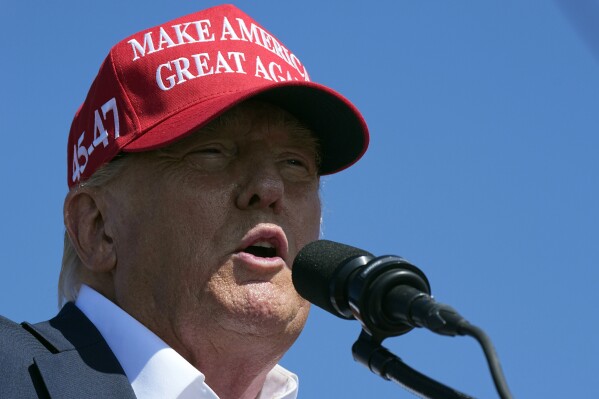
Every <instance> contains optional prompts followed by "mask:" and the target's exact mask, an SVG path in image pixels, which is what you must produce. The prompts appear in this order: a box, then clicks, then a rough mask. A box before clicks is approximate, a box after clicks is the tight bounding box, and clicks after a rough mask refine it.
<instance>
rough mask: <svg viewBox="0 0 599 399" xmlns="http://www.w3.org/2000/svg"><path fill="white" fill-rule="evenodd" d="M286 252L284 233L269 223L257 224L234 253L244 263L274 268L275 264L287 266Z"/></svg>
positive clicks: (286, 244)
mask: <svg viewBox="0 0 599 399" xmlns="http://www.w3.org/2000/svg"><path fill="white" fill-rule="evenodd" d="M288 252H289V246H288V242H287V237H286V236H285V232H284V231H283V229H281V227H279V226H277V225H275V224H270V223H262V224H259V225H257V226H255V227H254V228H252V229H251V230H250V231H248V232H247V233H246V234H245V236H244V237H243V238H242V239H241V244H240V246H239V247H238V249H237V250H236V251H235V253H236V255H238V256H239V257H241V258H243V259H244V260H245V261H246V262H250V263H252V264H254V265H255V266H258V267H267V268H270V267H272V266H274V264H275V263H276V264H279V265H280V264H281V263H285V264H287V257H288ZM281 260H282V261H283V262H281Z"/></svg>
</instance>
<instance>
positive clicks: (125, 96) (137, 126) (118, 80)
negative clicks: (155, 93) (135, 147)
mask: <svg viewBox="0 0 599 399" xmlns="http://www.w3.org/2000/svg"><path fill="white" fill-rule="evenodd" d="M116 47H117V46H115V47H113V48H112V49H111V50H110V52H109V53H108V56H109V57H110V64H111V66H112V71H113V72H114V76H115V78H116V83H117V84H118V86H119V89H120V90H121V93H123V99H125V101H126V103H127V108H128V109H129V110H131V114H132V115H133V119H134V120H135V130H136V132H137V133H139V132H141V122H140V121H139V117H138V116H137V112H136V111H135V108H134V107H133V103H132V102H131V99H130V98H129V93H128V92H127V90H125V86H124V85H123V83H122V82H121V81H122V80H126V79H125V78H124V77H123V76H121V73H120V71H119V70H118V69H117V67H116V63H115V60H114V56H113V53H114V51H115V49H116ZM131 133H132V135H133V134H135V132H131Z"/></svg>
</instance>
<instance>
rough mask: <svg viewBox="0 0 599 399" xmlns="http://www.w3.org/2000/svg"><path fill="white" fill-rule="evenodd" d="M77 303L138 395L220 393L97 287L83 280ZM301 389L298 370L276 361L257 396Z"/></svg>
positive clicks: (280, 396)
mask: <svg viewBox="0 0 599 399" xmlns="http://www.w3.org/2000/svg"><path fill="white" fill-rule="evenodd" d="M75 304H76V305H77V307H78V308H79V309H80V310H81V311H82V312H83V314H85V316H87V318H88V319H90V320H91V322H92V323H93V324H94V325H95V326H96V328H97V329H98V331H100V334H102V337H103V338H104V340H105V341H106V343H107V344H108V346H109V347H110V349H111V350H112V352H113V353H114V355H115V356H116V358H117V360H118V361H119V363H120V364H121V366H122V367H123V370H124V371H125V374H126V375H127V378H128V379H129V382H130V383H131V387H132V388H133V391H134V392H135V396H137V398H138V399H168V398H177V399H218V396H217V395H216V394H215V393H214V391H213V390H212V389H210V387H209V386H208V385H207V384H206V383H205V377H204V374H202V373H201V372H200V371H198V370H197V369H196V368H195V367H193V366H192V365H191V364H190V363H189V362H187V360H185V359H184V358H183V357H182V356H181V355H179V354H178V353H177V352H175V350H174V349H172V348H171V347H169V346H168V345H167V344H166V343H165V342H164V341H162V340H161V339H160V338H158V336H156V334H154V333H153V332H151V331H150V330H148V329H147V328H146V327H145V326H144V325H143V324H141V323H140V322H138V321H137V320H135V319H134V318H133V317H131V316H129V314H127V313H126V312H125V311H123V310H122V309H121V308H119V307H118V306H116V305H115V304H114V303H112V302H111V301H109V300H108V299H106V298H105V297H104V296H102V295H101V294H99V293H98V292H96V291H95V290H94V289H92V288H90V287H88V286H86V285H82V286H81V290H80V291H79V296H78V298H77V301H76V303H75ZM297 392H298V378H297V376H296V375H295V374H293V373H291V372H290V371H288V370H286V369H284V368H283V367H281V366H279V365H277V366H275V367H274V368H273V369H272V370H271V371H270V372H269V373H268V375H267V377H266V381H265V383H264V386H263V387H262V392H261V394H260V396H259V399H295V398H297Z"/></svg>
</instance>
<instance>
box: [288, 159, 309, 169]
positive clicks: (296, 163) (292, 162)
mask: <svg viewBox="0 0 599 399" xmlns="http://www.w3.org/2000/svg"><path fill="white" fill-rule="evenodd" d="M287 164H288V165H291V166H298V167H304V168H305V167H306V164H305V163H304V161H302V160H301V159H288V160H287Z"/></svg>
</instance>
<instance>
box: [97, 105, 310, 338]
mask: <svg viewBox="0 0 599 399" xmlns="http://www.w3.org/2000/svg"><path fill="white" fill-rule="evenodd" d="M232 112H233V113H234V116H233V117H228V118H227V117H226V118H225V120H226V122H223V123H221V124H216V125H214V127H213V128H212V129H207V130H206V129H204V130H202V131H199V132H197V133H194V134H192V135H191V136H190V137H187V138H185V139H183V140H181V141H178V142H176V143H174V144H172V145H170V146H168V147H166V148H163V149H161V150H157V151H152V152H148V153H143V154H135V155H133V159H132V160H131V162H129V165H128V166H127V168H125V169H124V172H123V173H122V174H121V175H120V176H119V177H118V178H117V179H116V180H115V182H114V184H112V185H111V186H110V188H109V192H108V197H107V198H110V199H111V201H113V203H111V209H112V211H111V212H115V214H116V218H115V219H116V220H118V222H117V224H116V225H115V231H114V232H113V235H114V240H115V241H114V242H115V245H116V248H117V265H116V268H115V271H114V282H115V296H116V298H115V301H116V302H117V304H118V305H119V306H121V307H122V308H123V309H124V310H126V311H127V312H129V313H130V314H131V315H133V316H134V317H135V318H137V319H138V320H139V321H141V322H142V323H143V324H145V325H146V326H148V327H149V328H150V329H152V330H153V331H154V332H155V333H157V334H158V335H159V336H161V337H162V338H163V339H165V340H166V341H167V342H168V343H169V344H171V346H178V344H182V345H183V346H185V343H186V342H188V341H190V340H193V339H197V338H198V336H202V337H203V338H206V336H207V335H209V334H217V333H218V332H219V331H220V332H222V331H229V332H238V333H240V334H251V335H260V336H274V335H277V334H279V335H287V336H289V337H293V339H294V338H295V337H296V336H297V334H299V332H300V331H301V328H302V327H303V325H304V323H305V320H306V317H307V314H308V308H309V306H308V304H307V302H306V301H304V300H303V299H302V298H301V297H299V295H298V294H297V293H296V291H295V290H294V288H293V285H292V283H291V265H292V262H293V259H294V258H295V256H296V254H297V253H298V251H299V250H300V249H301V248H302V247H303V246H304V245H305V244H307V243H308V242H310V241H313V240H315V239H317V238H318V234H319V225H320V200H319V196H318V188H319V178H318V175H317V163H316V158H317V156H316V154H317V148H316V145H315V142H314V139H313V138H312V136H311V134H310V133H309V132H308V131H307V130H305V129H303V128H301V127H300V126H299V124H298V123H297V121H296V120H295V119H294V118H293V117H292V116H291V115H289V114H287V113H285V112H284V111H283V110H281V109H279V108H277V107H274V106H272V105H268V104H265V103H259V102H249V103H245V104H242V105H241V106H239V107H237V108H236V109H235V110H234V111H232ZM169 341H171V342H169ZM172 341H179V343H177V342H172ZM179 349H180V348H179Z"/></svg>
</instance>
